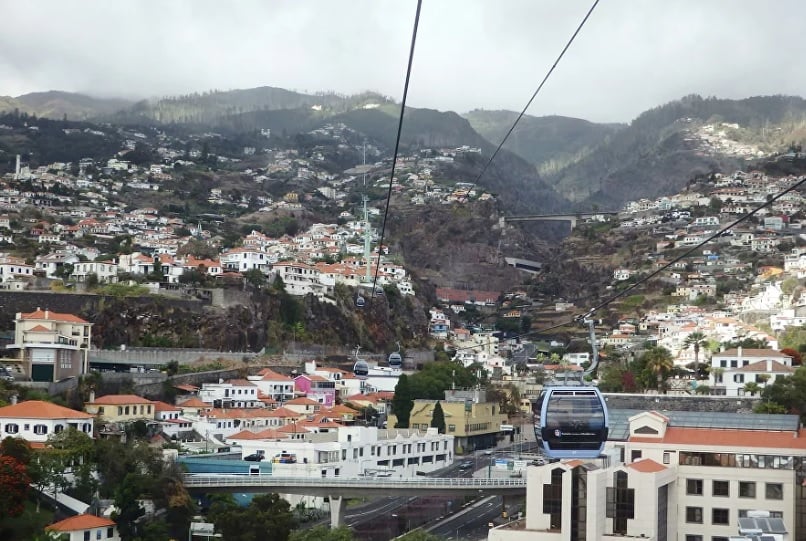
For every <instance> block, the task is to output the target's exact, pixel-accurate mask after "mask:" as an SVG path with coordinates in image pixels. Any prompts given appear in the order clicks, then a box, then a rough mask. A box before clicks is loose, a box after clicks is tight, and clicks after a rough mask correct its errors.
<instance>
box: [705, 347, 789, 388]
mask: <svg viewBox="0 0 806 541" xmlns="http://www.w3.org/2000/svg"><path fill="white" fill-rule="evenodd" d="M793 372H794V369H793V368H792V357H790V356H789V355H786V354H785V353H781V352H780V351H776V350H774V349H749V348H742V347H739V348H736V349H729V350H726V351H722V352H720V353H714V354H713V356H712V357H711V376H710V379H711V381H710V385H711V386H712V388H713V389H714V391H715V392H716V393H717V394H724V395H727V396H742V395H744V394H745V392H744V387H745V385H746V384H748V383H756V384H758V385H759V387H762V388H763V387H764V386H765V385H767V384H768V383H772V382H774V381H775V380H776V379H777V378H779V377H784V376H789V375H791V374H792V373H793Z"/></svg>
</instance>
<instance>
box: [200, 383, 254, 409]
mask: <svg viewBox="0 0 806 541" xmlns="http://www.w3.org/2000/svg"><path fill="white" fill-rule="evenodd" d="M258 389H259V388H258V386H257V385H255V383H254V382H251V381H248V380H245V379H231V380H228V381H220V382H218V383H202V387H201V389H200V390H199V399H200V400H201V401H202V402H204V403H205V404H209V405H211V406H213V407H216V408H262V407H263V403H262V402H261V401H260V400H258V396H257V394H258Z"/></svg>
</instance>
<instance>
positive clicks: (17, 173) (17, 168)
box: [14, 154, 20, 180]
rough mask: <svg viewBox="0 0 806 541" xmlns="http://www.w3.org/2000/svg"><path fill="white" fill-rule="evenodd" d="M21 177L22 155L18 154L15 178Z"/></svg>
mask: <svg viewBox="0 0 806 541" xmlns="http://www.w3.org/2000/svg"><path fill="white" fill-rule="evenodd" d="M19 179H20V155H19V154H17V165H16V166H15V167H14V180H19Z"/></svg>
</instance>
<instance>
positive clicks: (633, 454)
mask: <svg viewBox="0 0 806 541" xmlns="http://www.w3.org/2000/svg"><path fill="white" fill-rule="evenodd" d="M630 456H631V457H632V460H631V462H635V461H636V460H638V459H639V458H641V451H632V452H631V453H630Z"/></svg>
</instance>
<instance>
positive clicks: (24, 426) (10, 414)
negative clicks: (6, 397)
mask: <svg viewBox="0 0 806 541" xmlns="http://www.w3.org/2000/svg"><path fill="white" fill-rule="evenodd" d="M93 422H94V419H93V416H92V415H90V414H88V413H84V412H83V411H76V410H73V409H70V408H65V407H64V406H59V405H58V404H53V403H51V402H44V401H42V400H26V401H24V402H19V403H17V404H11V405H10V406H5V407H2V408H0V437H3V438H5V437H7V436H11V437H13V438H23V439H24V440H27V441H29V442H45V441H47V439H48V437H49V436H50V435H52V434H58V433H59V432H62V431H63V430H67V429H69V428H74V429H76V430H78V431H80V432H84V433H85V434H87V435H88V436H89V437H92V434H93Z"/></svg>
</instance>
